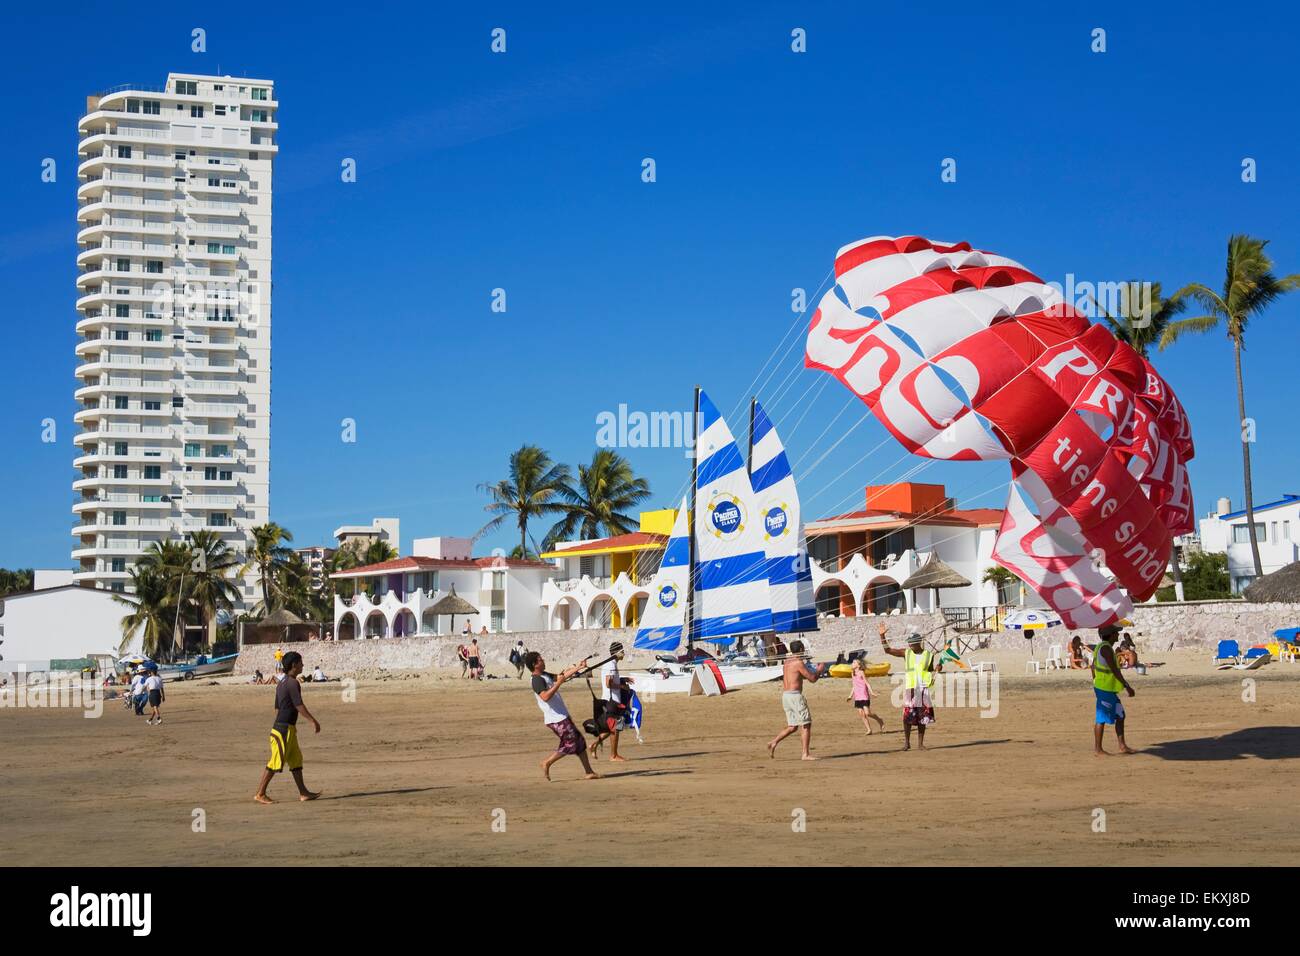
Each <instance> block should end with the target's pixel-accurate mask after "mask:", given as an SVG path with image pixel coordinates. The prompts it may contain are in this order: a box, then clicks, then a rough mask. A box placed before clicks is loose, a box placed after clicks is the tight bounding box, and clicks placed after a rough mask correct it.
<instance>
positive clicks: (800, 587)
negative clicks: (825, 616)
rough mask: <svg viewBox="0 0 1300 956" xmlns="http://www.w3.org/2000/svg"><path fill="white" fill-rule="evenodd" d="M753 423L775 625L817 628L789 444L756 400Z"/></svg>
mask: <svg viewBox="0 0 1300 956" xmlns="http://www.w3.org/2000/svg"><path fill="white" fill-rule="evenodd" d="M753 414H754V420H753V422H752V425H751V428H752V431H751V433H750V434H751V441H752V442H753V450H752V451H751V452H750V459H749V466H750V475H749V479H750V482H751V483H752V484H753V486H754V499H755V501H757V502H758V514H759V518H760V519H761V521H760V523H761V525H762V529H763V544H764V547H765V549H766V552H767V584H768V593H769V595H770V598H771V602H772V630H774V631H776V632H777V633H778V634H787V633H790V632H793V631H815V630H817V609H816V606H815V604H814V602H813V585H812V567H811V566H810V565H809V562H808V542H807V540H806V539H805V538H804V533H803V518H802V513H801V510H800V508H799V493H798V491H796V490H795V487H794V475H793V474H791V472H790V460H789V459H788V458H787V457H786V454H785V447H784V446H783V445H782V444H781V439H780V437H779V436H778V435H777V433H776V428H774V427H773V425H772V420H771V419H770V418H768V417H767V413H766V412H765V411H763V406H762V405H760V404H759V403H758V402H754V413H753Z"/></svg>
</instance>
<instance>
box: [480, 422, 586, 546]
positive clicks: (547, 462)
mask: <svg viewBox="0 0 1300 956" xmlns="http://www.w3.org/2000/svg"><path fill="white" fill-rule="evenodd" d="M572 477H573V475H572V473H571V472H570V471H569V466H568V465H557V464H555V462H553V461H552V460H551V456H550V455H548V454H547V453H546V452H545V451H543V450H542V449H540V448H538V447H537V446H536V445H524V446H523V447H521V448H520V449H519V450H518V451H516V452H515V453H514V454H512V455H511V456H510V477H508V478H503V479H501V480H500V481H496V482H492V483H489V484H481V485H479V486H478V487H479V491H482V492H484V493H486V494H487V496H488V497H489V498H491V499H492V500H491V501H490V502H489V503H488V504H486V505H484V506H483V510H484V511H487V512H489V513H490V514H492V515H495V517H493V518H492V520H490V521H489V522H488V523H487V524H485V525H484V526H483V527H482V528H480V529H479V532H478V536H482V535H484V534H486V533H487V532H489V531H492V530H495V529H496V528H499V527H500V526H501V524H502V523H503V522H504V521H505V520H506V519H507V518H512V519H513V520H514V522H515V525H516V527H518V528H519V549H520V551H522V552H527V551H528V522H529V520H530V519H532V518H541V517H545V516H548V515H555V514H560V513H562V512H563V510H564V502H565V500H566V496H567V495H568V494H569V482H570V481H571V480H572Z"/></svg>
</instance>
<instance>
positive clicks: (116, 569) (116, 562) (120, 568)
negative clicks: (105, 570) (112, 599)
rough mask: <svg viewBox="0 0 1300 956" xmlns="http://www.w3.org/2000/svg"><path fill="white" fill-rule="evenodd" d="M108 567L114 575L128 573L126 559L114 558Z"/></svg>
mask: <svg viewBox="0 0 1300 956" xmlns="http://www.w3.org/2000/svg"><path fill="white" fill-rule="evenodd" d="M108 567H109V570H110V571H112V572H113V573H114V574H122V573H123V572H124V571H126V558H112V559H110V560H109V565H108Z"/></svg>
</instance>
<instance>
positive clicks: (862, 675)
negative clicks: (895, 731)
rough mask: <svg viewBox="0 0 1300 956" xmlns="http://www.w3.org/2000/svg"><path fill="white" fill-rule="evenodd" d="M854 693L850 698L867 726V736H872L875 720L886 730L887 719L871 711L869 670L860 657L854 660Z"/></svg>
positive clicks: (882, 731)
mask: <svg viewBox="0 0 1300 956" xmlns="http://www.w3.org/2000/svg"><path fill="white" fill-rule="evenodd" d="M852 669H853V693H852V694H851V695H850V696H849V698H848V699H849V700H851V701H853V706H854V707H855V708H856V709H857V711H858V713H859V714H861V715H862V726H864V727H866V728H867V736H868V737H870V736H871V722H872V721H873V720H874V721H875V722H876V723H878V724H879V725H880V732H881V733H884V731H885V721H884V720H883V719H882V718H880V717H877V716H876V715H875V714H873V713H872V712H871V685H870V684H868V683H867V670H866V667H865V666H863V659H862V658H861V657H859V658H858V659H857V660H855V661H854V662H853V665H852Z"/></svg>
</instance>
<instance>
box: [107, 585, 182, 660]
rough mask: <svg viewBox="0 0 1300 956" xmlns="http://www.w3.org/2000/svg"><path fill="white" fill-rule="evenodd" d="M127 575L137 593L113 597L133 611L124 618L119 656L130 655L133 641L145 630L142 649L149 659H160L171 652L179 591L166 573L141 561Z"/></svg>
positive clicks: (115, 594) (132, 588)
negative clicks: (129, 648) (127, 652)
mask: <svg viewBox="0 0 1300 956" xmlns="http://www.w3.org/2000/svg"><path fill="white" fill-rule="evenodd" d="M127 573H128V574H129V575H130V576H131V590H132V591H133V592H134V593H133V594H117V593H114V594H113V600H114V601H117V602H118V603H119V604H123V605H125V606H126V607H128V608H130V609H131V611H130V613H129V614H127V615H126V616H125V617H123V618H122V643H121V645H120V646H119V647H118V653H119V654H124V653H126V647H127V645H128V644H129V643H130V641H131V638H132V637H134V636H135V632H136V631H137V630H139V629H140V628H141V627H143V628H144V632H143V646H142V647H141V650H142V651H143V652H144V653H145V654H146V655H148V656H149V657H158V656H160V655H162V654H165V653H167V652H169V651H170V649H171V645H172V628H173V625H174V622H175V620H176V619H175V617H174V616H173V613H174V610H175V607H176V589H175V588H174V587H172V582H171V580H170V579H169V578H168V575H167V574H166V573H165V572H163V571H160V570H158V569H156V568H151V567H148V566H146V565H143V564H142V563H140V562H137V563H136V566H135V567H133V568H131V569H130V570H129V571H128V572H127Z"/></svg>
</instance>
